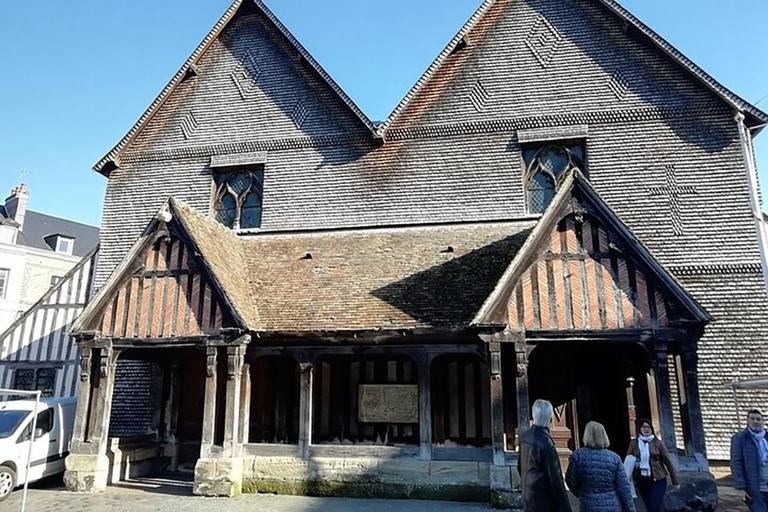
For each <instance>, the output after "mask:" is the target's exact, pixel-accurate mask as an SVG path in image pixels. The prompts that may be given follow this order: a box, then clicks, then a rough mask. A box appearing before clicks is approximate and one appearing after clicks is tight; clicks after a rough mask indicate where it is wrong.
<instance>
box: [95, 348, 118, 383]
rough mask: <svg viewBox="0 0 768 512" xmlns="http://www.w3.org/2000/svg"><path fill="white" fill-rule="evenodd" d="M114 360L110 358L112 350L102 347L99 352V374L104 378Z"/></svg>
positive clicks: (112, 366)
mask: <svg viewBox="0 0 768 512" xmlns="http://www.w3.org/2000/svg"><path fill="white" fill-rule="evenodd" d="M115 363H116V361H113V360H112V350H111V349H109V348H102V349H101V353H100V354H99V375H101V377H102V378H105V377H106V376H107V375H109V370H110V368H114V367H115Z"/></svg>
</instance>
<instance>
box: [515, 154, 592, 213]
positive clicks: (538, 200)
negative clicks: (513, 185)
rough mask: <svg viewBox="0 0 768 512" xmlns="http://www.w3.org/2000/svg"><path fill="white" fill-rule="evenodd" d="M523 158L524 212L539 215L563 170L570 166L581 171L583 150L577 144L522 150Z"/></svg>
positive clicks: (553, 193) (555, 189)
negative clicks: (525, 205) (524, 174)
mask: <svg viewBox="0 0 768 512" xmlns="http://www.w3.org/2000/svg"><path fill="white" fill-rule="evenodd" d="M523 159H524V160H525V168H526V185H525V192H526V203H527V206H528V213H543V212H544V210H546V208H547V206H549V203H551V202H552V199H553V198H554V197H555V193H556V192H557V188H558V187H559V186H560V182H561V180H562V177H563V176H564V175H565V174H566V171H568V170H569V169H571V168H574V167H576V168H578V169H581V170H582V171H583V170H584V163H583V162H584V147H583V146H582V145H580V144H568V145H564V144H549V145H546V146H540V147H536V148H524V149H523Z"/></svg>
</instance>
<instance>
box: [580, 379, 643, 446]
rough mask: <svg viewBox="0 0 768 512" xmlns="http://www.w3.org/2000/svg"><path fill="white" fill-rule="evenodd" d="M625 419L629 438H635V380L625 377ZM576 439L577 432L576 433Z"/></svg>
mask: <svg viewBox="0 0 768 512" xmlns="http://www.w3.org/2000/svg"><path fill="white" fill-rule="evenodd" d="M627 419H628V420H629V437H633V438H634V437H635V436H637V425H636V423H637V407H636V406H635V378H634V377H633V376H631V375H630V376H629V377H627ZM576 436H577V437H578V432H576Z"/></svg>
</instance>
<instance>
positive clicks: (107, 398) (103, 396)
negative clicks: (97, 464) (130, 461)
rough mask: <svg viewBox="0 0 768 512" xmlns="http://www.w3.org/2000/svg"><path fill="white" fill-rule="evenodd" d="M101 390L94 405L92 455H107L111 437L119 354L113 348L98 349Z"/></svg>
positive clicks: (92, 412) (91, 436) (91, 437)
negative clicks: (113, 398)
mask: <svg viewBox="0 0 768 512" xmlns="http://www.w3.org/2000/svg"><path fill="white" fill-rule="evenodd" d="M98 353H99V360H98V372H99V389H98V399H97V400H95V403H93V404H92V411H91V414H92V415H93V433H92V434H91V435H90V436H89V438H90V440H91V443H92V445H93V451H92V453H97V454H101V453H105V451H106V448H107V436H108V435H109V413H110V411H111V409H112V391H113V389H114V387H115V366H116V363H117V354H116V353H115V352H113V351H112V347H111V346H105V347H102V348H100V349H98Z"/></svg>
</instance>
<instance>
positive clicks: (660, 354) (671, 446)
mask: <svg viewBox="0 0 768 512" xmlns="http://www.w3.org/2000/svg"><path fill="white" fill-rule="evenodd" d="M654 348H655V357H654V373H655V377H656V393H657V397H658V400H659V430H660V432H661V439H662V441H663V442H664V445H665V446H666V447H667V450H668V451H669V455H670V457H672V459H673V461H674V462H675V464H677V440H676V439H675V416H674V411H673V409H672V390H671V386H670V382H669V365H668V362H667V354H668V352H667V344H666V342H664V341H661V340H658V341H657V342H656V346H655V347H654Z"/></svg>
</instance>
